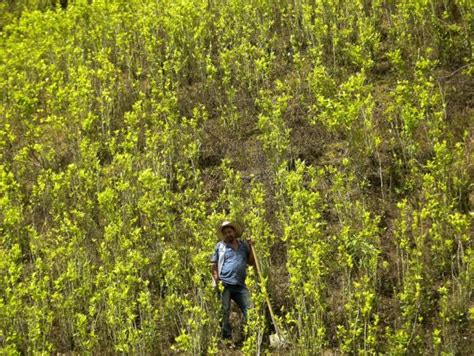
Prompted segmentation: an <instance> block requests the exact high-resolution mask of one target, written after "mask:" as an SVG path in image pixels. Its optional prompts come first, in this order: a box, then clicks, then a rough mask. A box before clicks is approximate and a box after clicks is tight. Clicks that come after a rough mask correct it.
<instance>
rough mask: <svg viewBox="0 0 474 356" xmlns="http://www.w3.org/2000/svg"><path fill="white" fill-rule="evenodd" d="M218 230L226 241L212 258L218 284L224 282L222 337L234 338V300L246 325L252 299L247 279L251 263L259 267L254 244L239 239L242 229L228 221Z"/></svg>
mask: <svg viewBox="0 0 474 356" xmlns="http://www.w3.org/2000/svg"><path fill="white" fill-rule="evenodd" d="M218 231H219V235H220V236H221V239H222V241H220V242H218V243H217V245H216V248H215V250H214V254H213V255H212V257H211V263H212V268H211V270H212V278H213V279H214V281H215V283H216V284H218V283H219V282H220V283H222V285H223V287H224V290H223V292H222V295H221V302H222V311H223V320H222V337H223V338H224V339H230V338H231V337H232V328H231V326H230V322H229V315H230V300H231V299H232V300H234V301H235V302H236V303H237V305H238V306H239V307H240V309H241V310H242V314H243V315H244V320H245V322H246V321H247V311H248V309H249V308H250V307H251V300H250V293H249V290H248V289H247V287H246V285H245V276H246V274H247V264H250V265H252V266H255V260H254V258H253V254H252V253H251V250H250V248H251V247H250V245H251V244H252V241H251V240H249V241H247V242H244V241H241V240H239V237H240V236H241V229H240V227H239V226H238V225H237V224H235V223H232V222H230V221H224V222H223V223H222V224H221V226H220V227H219V230H218Z"/></svg>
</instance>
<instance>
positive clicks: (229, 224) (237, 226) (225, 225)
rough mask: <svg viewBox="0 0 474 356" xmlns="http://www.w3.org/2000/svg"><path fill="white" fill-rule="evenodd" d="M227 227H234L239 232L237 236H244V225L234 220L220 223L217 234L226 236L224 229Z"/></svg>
mask: <svg viewBox="0 0 474 356" xmlns="http://www.w3.org/2000/svg"><path fill="white" fill-rule="evenodd" d="M225 227H232V228H234V230H235V232H236V234H237V237H240V236H242V227H241V226H240V225H239V224H238V223H236V222H233V221H228V220H226V221H224V222H222V224H220V225H219V227H218V228H217V234H218V235H219V236H220V237H221V238H222V237H224V235H223V234H222V230H223V229H224V228H225Z"/></svg>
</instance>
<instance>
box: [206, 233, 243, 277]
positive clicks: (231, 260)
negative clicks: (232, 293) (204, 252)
mask: <svg viewBox="0 0 474 356" xmlns="http://www.w3.org/2000/svg"><path fill="white" fill-rule="evenodd" d="M237 242H238V244H239V245H238V248H237V250H234V249H233V248H232V247H231V246H230V245H228V244H226V243H225V242H224V244H225V254H224V264H223V265H222V269H221V270H220V271H219V278H220V280H221V281H222V282H223V283H225V284H231V285H239V286H245V277H246V275H247V260H248V258H249V254H250V249H249V246H248V245H247V243H245V242H243V241H240V240H237ZM218 261H219V243H217V245H216V248H215V249H214V253H213V254H212V257H211V262H212V263H218Z"/></svg>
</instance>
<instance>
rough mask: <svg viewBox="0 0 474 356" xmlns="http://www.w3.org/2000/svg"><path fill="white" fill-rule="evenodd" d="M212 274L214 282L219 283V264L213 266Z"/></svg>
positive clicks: (214, 263)
mask: <svg viewBox="0 0 474 356" xmlns="http://www.w3.org/2000/svg"><path fill="white" fill-rule="evenodd" d="M211 274H212V278H213V279H214V281H215V282H216V283H217V282H218V281H219V274H218V273H217V262H213V263H212V264H211Z"/></svg>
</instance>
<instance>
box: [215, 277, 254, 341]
mask: <svg viewBox="0 0 474 356" xmlns="http://www.w3.org/2000/svg"><path fill="white" fill-rule="evenodd" d="M231 299H232V300H234V301H235V302H236V303H237V305H238V306H239V307H240V309H241V310H242V314H243V315H244V320H245V322H247V311H248V310H249V309H250V308H251V307H252V302H251V300H250V293H249V290H248V289H247V287H244V286H234V285H229V284H224V291H223V292H222V295H221V301H222V312H223V317H222V337H223V338H225V339H230V338H231V337H232V327H231V326H230V322H229V316H230V300H231Z"/></svg>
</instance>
